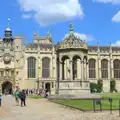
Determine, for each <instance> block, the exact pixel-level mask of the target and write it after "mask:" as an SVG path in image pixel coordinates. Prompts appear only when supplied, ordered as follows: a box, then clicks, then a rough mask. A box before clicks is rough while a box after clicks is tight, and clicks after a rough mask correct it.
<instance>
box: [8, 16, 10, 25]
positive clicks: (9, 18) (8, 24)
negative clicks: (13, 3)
mask: <svg viewBox="0 0 120 120" xmlns="http://www.w3.org/2000/svg"><path fill="white" fill-rule="evenodd" d="M8 27H10V18H8Z"/></svg>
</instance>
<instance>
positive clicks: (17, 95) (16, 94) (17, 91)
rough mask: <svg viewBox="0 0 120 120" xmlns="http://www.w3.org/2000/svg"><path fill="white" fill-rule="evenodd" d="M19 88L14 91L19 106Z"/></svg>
mask: <svg viewBox="0 0 120 120" xmlns="http://www.w3.org/2000/svg"><path fill="white" fill-rule="evenodd" d="M19 94H20V92H19V89H17V90H16V91H15V92H14V94H13V95H14V97H15V101H16V105H17V106H19Z"/></svg>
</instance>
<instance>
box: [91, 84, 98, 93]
mask: <svg viewBox="0 0 120 120" xmlns="http://www.w3.org/2000/svg"><path fill="white" fill-rule="evenodd" d="M90 91H91V93H95V92H97V91H98V85H97V84H96V83H92V82H91V83H90Z"/></svg>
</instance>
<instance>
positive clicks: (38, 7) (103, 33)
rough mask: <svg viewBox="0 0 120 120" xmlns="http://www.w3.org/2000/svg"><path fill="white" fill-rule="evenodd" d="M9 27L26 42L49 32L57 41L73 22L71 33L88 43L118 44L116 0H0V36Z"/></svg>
mask: <svg viewBox="0 0 120 120" xmlns="http://www.w3.org/2000/svg"><path fill="white" fill-rule="evenodd" d="M8 18H10V19H11V20H10V27H11V29H12V32H13V36H16V35H20V36H22V37H23V38H24V39H26V44H28V43H31V42H32V43H33V32H34V30H35V31H36V32H37V35H38V36H46V35H47V33H48V31H50V32H51V34H52V39H53V41H54V43H55V44H56V43H57V42H61V41H62V40H63V39H64V37H65V36H66V35H67V34H68V33H69V25H70V23H72V24H73V27H74V32H75V33H76V34H77V35H78V36H79V37H80V38H81V39H82V40H86V42H87V44H88V45H97V43H99V44H100V45H101V46H108V45H110V43H112V45H113V46H120V0H0V37H1V38H2V37H4V30H5V29H6V28H7V26H8Z"/></svg>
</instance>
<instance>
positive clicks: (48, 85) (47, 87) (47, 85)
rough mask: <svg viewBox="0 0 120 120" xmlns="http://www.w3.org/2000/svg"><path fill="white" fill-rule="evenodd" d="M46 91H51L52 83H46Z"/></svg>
mask: <svg viewBox="0 0 120 120" xmlns="http://www.w3.org/2000/svg"><path fill="white" fill-rule="evenodd" d="M45 89H46V92H50V83H46V84H45Z"/></svg>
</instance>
